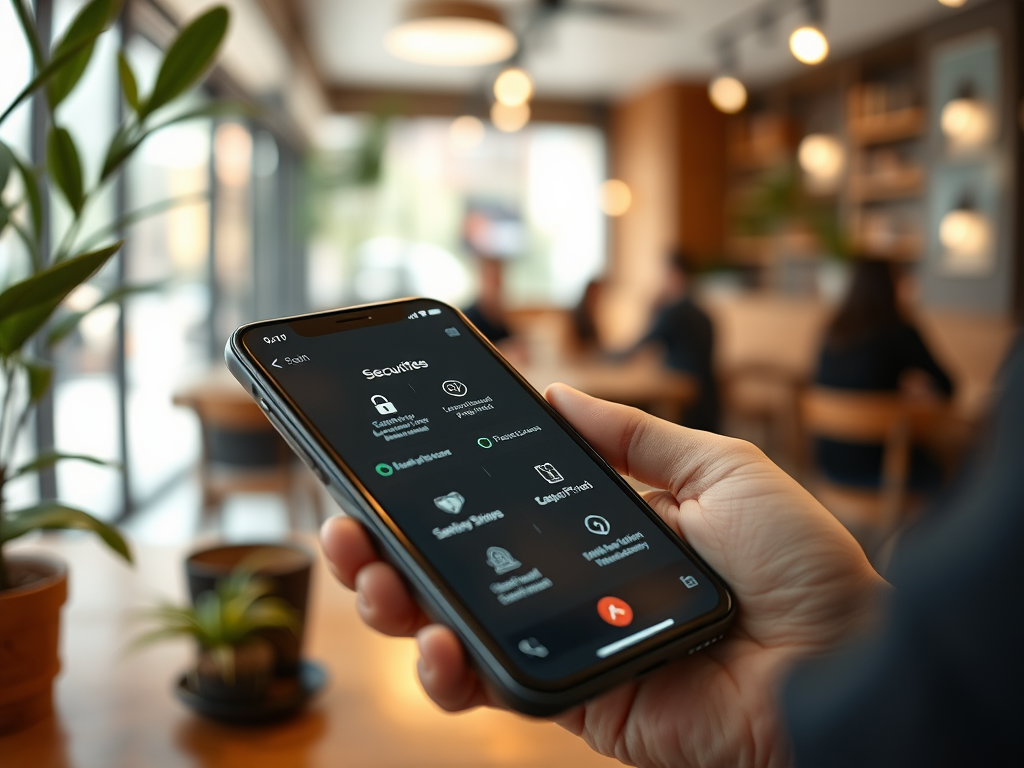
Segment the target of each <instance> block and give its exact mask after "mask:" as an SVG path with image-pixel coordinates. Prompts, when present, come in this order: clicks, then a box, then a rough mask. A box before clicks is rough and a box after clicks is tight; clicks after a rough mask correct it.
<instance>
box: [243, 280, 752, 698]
mask: <svg viewBox="0 0 1024 768" xmlns="http://www.w3.org/2000/svg"><path fill="white" fill-rule="evenodd" d="M413 307H415V308H416V309H422V308H429V307H437V308H441V309H443V310H449V311H451V312H453V313H455V314H456V315H457V316H458V317H459V319H460V320H461V322H462V323H464V324H465V326H466V328H467V329H468V330H469V331H470V332H471V333H472V334H473V335H474V336H475V337H476V339H477V340H478V341H479V342H481V343H482V344H483V346H484V348H485V349H486V350H487V351H488V352H489V353H490V354H491V355H492V357H494V358H495V360H496V361H497V362H498V363H499V364H500V365H501V366H502V367H503V368H504V369H505V370H506V371H507V372H508V373H509V374H510V375H511V376H512V377H513V378H514V379H515V380H516V381H517V382H518V383H519V385H520V386H521V387H523V388H524V389H525V390H526V392H527V393H528V394H529V395H530V396H531V397H532V398H533V399H534V400H535V402H536V403H537V404H538V405H539V406H540V407H541V408H542V409H544V411H545V412H546V413H547V414H548V415H549V416H550V417H551V418H553V419H554V421H555V422H556V423H557V424H558V425H559V426H560V427H561V428H562V429H563V430H564V431H565V432H566V433H567V434H568V435H569V436H570V437H571V438H572V439H573V441H574V442H575V443H576V444H577V445H578V446H579V447H580V448H581V450H583V451H584V452H586V453H587V455H588V456H590V458H591V459H592V460H593V461H594V462H595V463H596V464H597V466H598V467H599V468H600V469H601V470H602V471H603V472H604V473H605V474H606V475H607V476H608V477H609V478H610V479H611V480H612V481H613V482H614V483H615V484H616V485H617V486H618V487H619V488H620V489H621V490H622V491H623V492H624V493H625V494H626V495H627V496H628V497H629V498H630V499H631V500H632V501H633V502H634V505H635V506H636V507H637V508H638V510H639V511H640V512H641V513H643V514H645V515H647V517H648V518H649V519H650V520H651V521H652V522H653V523H654V524H655V525H656V526H657V527H658V528H660V529H661V530H662V531H663V532H664V533H665V535H666V536H668V538H669V539H670V540H671V541H673V542H675V543H676V545H677V546H678V547H680V549H682V551H683V552H684V553H685V554H686V555H687V556H688V557H689V558H691V559H692V560H693V561H694V563H695V564H696V565H697V567H698V568H700V569H701V570H702V572H703V573H704V575H705V576H706V577H707V578H708V579H709V581H710V582H711V583H712V584H714V586H715V588H716V591H717V593H718V596H719V603H718V607H717V608H716V609H714V610H712V611H710V612H708V613H705V614H702V615H701V616H699V617H697V618H696V619H694V620H693V621H690V622H687V623H686V624H681V625H679V626H677V627H673V628H671V629H670V630H667V631H666V632H663V633H659V634H658V635H655V636H654V637H652V638H650V639H649V640H645V641H642V642H640V643H637V644H636V645H635V646H632V647H630V648H629V649H628V650H624V651H622V652H621V653H617V654H615V655H613V656H610V657H609V658H607V659H603V660H600V661H597V662H596V663H595V664H592V665H590V666H588V667H586V668H585V669H583V670H581V671H580V672H577V673H574V674H572V675H570V676H567V677H564V678H560V679H559V680H557V681H551V680H546V679H543V678H536V677H534V676H532V675H530V674H529V672H528V670H526V669H524V668H523V667H522V666H519V665H518V664H516V663H515V661H514V660H513V659H512V658H511V657H510V656H509V654H508V653H506V651H505V650H504V648H503V647H502V646H501V644H500V643H499V642H498V641H497V639H496V638H494V637H492V636H491V635H490V633H489V632H488V631H487V630H486V629H485V628H484V627H483V625H482V624H480V623H479V622H478V621H477V619H476V617H475V616H474V615H473V613H472V611H471V610H470V609H469V607H468V606H467V605H466V604H465V603H463V602H462V600H461V599H460V597H459V596H458V593H457V592H456V591H455V590H454V588H453V587H452V585H451V584H449V583H448V581H447V580H446V579H445V578H444V576H442V575H441V574H440V573H439V572H438V571H437V569H436V568H435V567H434V565H433V564H432V563H431V562H430V560H429V559H428V558H427V557H426V556H424V554H423V553H422V552H421V551H420V550H419V549H418V548H417V547H416V546H415V544H414V543H413V542H412V541H411V540H410V539H409V538H408V537H407V536H406V535H405V534H404V533H403V531H402V529H401V528H400V527H399V526H398V524H397V523H396V522H395V521H394V520H393V519H392V517H391V516H390V515H389V514H388V513H387V511H386V510H385V509H384V507H383V506H382V505H381V504H380V503H379V502H378V501H377V499H376V498H375V497H374V495H373V493H372V492H371V491H370V490H369V488H367V487H366V486H365V485H363V483H362V482H361V481H360V480H359V478H358V476H357V475H356V474H355V472H354V471H353V470H352V468H351V467H350V466H349V465H348V463H347V462H346V461H345V460H344V458H343V457H341V456H340V455H339V454H338V453H337V452H336V451H335V449H334V448H333V447H332V446H331V444H330V443H329V442H328V441H327V440H326V439H325V438H324V436H323V435H322V434H321V433H320V431H319V430H318V429H317V427H316V426H315V425H314V424H313V423H312V422H311V421H310V420H309V419H308V418H307V417H306V414H305V413H304V412H303V411H302V410H301V409H300V408H299V407H298V405H297V404H296V403H295V401H294V400H292V398H291V397H290V396H289V395H288V393H287V392H285V391H284V390H283V389H282V388H281V387H280V386H278V384H277V382H276V380H275V378H274V377H273V374H272V373H271V372H270V371H268V370H267V369H266V367H265V366H264V365H263V364H262V363H261V362H260V361H259V359H258V358H257V357H256V355H255V354H254V353H253V352H252V351H250V350H249V349H248V348H247V347H246V345H245V343H244V339H245V337H246V336H247V335H248V334H250V333H252V332H253V331H255V330H257V329H260V328H263V327H266V326H274V325H282V324H285V325H289V326H291V327H292V328H293V330H295V332H296V333H299V335H306V336H318V335H327V334H331V333H346V332H349V331H354V330H358V329H359V328H364V327H367V326H376V325H385V324H389V323H392V322H399V321H401V320H404V319H406V317H407V316H408V310H409V309H410V308H413ZM367 312H372V313H374V314H373V315H367V316H366V317H365V318H361V317H356V318H352V317H350V316H353V315H356V316H360V315H365V314H366V313H367ZM296 325H300V326H305V327H306V329H307V330H309V331H310V332H309V333H305V334H303V333H302V332H301V331H300V330H298V329H297V328H296ZM339 325H341V326H342V327H340V328H339V327H337V326H339ZM226 352H227V353H229V354H233V355H234V357H235V359H236V360H237V361H238V362H240V363H242V364H243V365H244V366H245V367H246V368H247V369H248V371H247V372H248V374H249V377H250V378H251V379H252V380H253V381H254V382H256V383H258V384H259V385H260V386H262V387H263V388H264V389H265V390H266V391H265V392H263V393H258V392H256V391H253V392H252V394H253V396H254V397H256V398H257V399H259V398H260V397H266V396H267V395H269V396H270V397H271V403H269V405H276V406H278V410H277V412H275V413H273V414H272V416H276V417H277V420H280V421H283V422H284V424H275V426H276V427H277V428H278V429H279V430H280V429H281V428H282V426H284V427H285V428H287V426H288V424H287V422H288V421H292V422H297V423H294V424H293V426H297V427H299V428H300V429H301V430H302V431H303V432H305V436H303V435H301V434H298V435H297V434H294V433H292V434H291V435H287V434H286V437H287V436H290V437H291V438H292V440H289V442H292V443H293V441H294V440H301V441H302V442H303V443H304V444H305V445H304V447H305V449H306V450H305V452H306V453H319V454H321V455H322V457H323V458H326V459H327V460H328V461H327V462H324V463H327V464H328V466H327V467H319V468H320V469H321V470H325V471H329V470H330V469H335V470H338V471H340V474H341V477H342V478H343V479H344V480H346V481H347V483H348V484H349V485H350V486H351V488H352V489H353V490H355V492H356V495H355V496H354V498H352V499H350V500H351V501H353V502H355V503H356V504H359V501H360V500H361V501H362V502H363V504H362V505H361V506H363V507H365V508H364V509H363V512H364V513H369V514H370V515H372V517H371V518H370V519H369V520H365V519H364V520H363V522H373V521H374V519H375V520H376V521H377V522H379V523H380V524H382V525H383V526H384V527H385V529H386V531H387V533H388V534H390V536H391V537H393V539H394V541H395V543H397V544H398V545H399V547H400V552H399V553H396V554H399V555H400V556H403V555H404V557H408V558H411V560H412V561H413V563H415V565H416V567H417V569H418V570H419V571H421V572H422V573H423V574H424V576H425V577H426V578H427V579H428V580H429V581H430V584H431V585H432V586H433V587H434V588H435V589H437V590H438V591H439V592H440V593H441V596H442V598H443V600H444V603H445V605H444V606H442V608H444V607H447V608H448V609H450V611H452V612H454V613H455V614H456V615H457V616H458V618H459V619H460V621H461V623H463V624H464V625H465V626H466V628H467V629H468V630H469V631H470V632H471V633H472V636H473V639H475V640H477V641H479V642H480V643H482V644H483V645H484V647H486V649H487V651H488V653H489V654H490V655H491V656H492V657H493V658H494V659H495V660H496V661H497V662H498V663H499V665H500V667H501V669H502V670H503V671H504V673H505V674H506V675H508V676H509V677H510V678H511V679H512V680H513V681H514V682H515V683H517V684H518V685H519V686H523V687H525V688H527V689H530V690H532V691H536V692H538V693H544V694H564V693H566V692H570V691H573V690H575V689H578V688H579V687H580V686H581V685H583V684H585V683H587V682H590V681H594V680H599V679H603V678H605V677H606V676H609V675H614V674H615V672H616V671H617V670H620V669H622V668H625V667H629V666H632V665H633V664H634V663H635V662H636V661H637V660H638V659H643V658H644V657H646V656H649V655H651V654H652V653H654V654H657V653H658V651H660V650H662V649H665V648H670V647H673V646H679V647H680V650H685V648H686V640H687V639H691V638H692V637H694V636H696V635H699V634H700V633H701V632H702V630H705V629H708V628H713V629H715V630H716V631H717V630H719V629H722V628H723V627H724V626H725V625H726V624H727V623H728V622H729V621H730V620H731V618H732V617H733V614H734V612H735V602H734V599H733V596H732V594H731V592H730V591H729V589H728V587H727V586H726V585H725V583H724V581H723V580H722V579H721V578H720V577H719V576H718V575H717V574H716V573H715V572H714V571H713V570H712V569H711V568H710V566H708V565H707V563H705V562H704V560H703V558H701V557H700V555H698V554H697V553H696V552H695V551H694V550H693V549H692V548H691V547H690V546H689V545H688V544H687V543H686V542H685V541H683V540H682V539H681V538H680V537H679V536H678V535H677V534H676V533H675V532H674V531H673V530H672V528H671V527H670V526H669V525H668V524H667V523H665V522H664V521H663V520H662V519H661V517H659V516H658V514H657V513H656V512H655V511H654V510H653V509H651V507H650V506H649V505H648V504H647V502H646V501H644V499H643V498H642V497H641V496H640V495H639V494H638V493H637V492H636V491H635V490H634V489H633V488H632V487H631V486H630V485H629V484H628V483H627V482H626V481H625V480H624V479H623V478H622V477H621V476H620V475H619V474H618V472H616V471H615V469H614V468H613V467H611V466H610V465H609V464H608V463H607V462H606V461H605V460H604V459H603V458H602V457H601V456H600V454H598V453H597V451H595V450H594V449H593V447H592V446H590V444H589V443H587V442H586V440H584V439H583V437H582V436H581V435H580V434H579V433H578V432H576V430H575V429H573V428H572V426H571V425H570V424H569V423H568V422H567V421H566V420H565V419H564V418H563V417H562V416H561V415H560V414H559V413H558V412H557V411H556V410H555V409H554V408H552V407H551V405H550V404H549V403H548V402H547V401H546V400H545V399H544V397H543V395H541V393H539V392H538V391H537V390H536V389H535V388H534V387H533V386H532V385H531V384H530V383H529V381H527V380H526V379H525V378H524V377H523V376H522V374H520V373H519V371H517V370H516V369H515V368H514V367H513V366H512V365H511V364H510V363H509V362H508V361H507V360H506V359H505V358H504V356H502V354H501V353H500V352H499V351H498V350H497V349H496V348H495V347H494V345H493V344H491V343H490V341H489V340H488V339H487V338H486V337H485V336H483V334H482V333H480V331H479V330H478V329H477V328H476V327H475V326H474V325H473V323H472V322H471V321H470V320H469V319H468V318H466V316H465V315H463V314H462V312H460V311H459V310H458V309H457V308H455V307H452V306H450V305H448V304H445V303H444V302H441V301H437V300H434V299H425V298H407V299H396V300H393V301H389V302H382V303H379V304H368V305H360V306H355V307H346V308H342V309H335V310H327V311H323V312H315V313H310V314H305V315H296V316H293V317H285V318H277V319H272V320H263V321H258V322H255V323H249V324H246V325H243V326H241V327H240V328H238V329H237V330H236V331H235V332H234V333H233V334H232V336H231V338H230V339H229V341H228V349H227V350H226ZM230 362H231V359H230V357H229V367H230ZM235 373H236V375H237V374H238V373H239V372H235ZM243 383H244V382H243ZM275 401H276V402H275ZM266 405H268V404H266V403H265V406H266ZM281 405H284V406H286V407H285V408H281V407H280V406H281ZM272 421H274V419H272ZM304 437H305V439H303V438H304ZM292 447H293V448H295V449H296V450H297V452H299V453H300V456H302V451H301V450H300V448H299V446H297V445H294V443H293V446H292ZM310 449H312V450H310ZM303 458H304V459H305V460H307V461H309V460H310V457H307V456H303ZM314 463H316V462H315V461H314ZM321 479H323V478H321ZM342 490H347V489H344V488H342ZM347 495H349V496H351V495H352V494H351V492H348V494H347ZM374 527H375V526H372V525H371V530H373V529H374ZM376 533H377V534H378V536H379V535H380V534H381V533H384V531H382V530H380V529H379V527H378V528H377V530H376ZM403 570H407V569H403ZM405 575H406V576H407V577H409V576H411V575H412V574H410V573H406V574H405ZM421 586H424V585H421ZM465 639H466V638H464V640H465ZM658 655H659V656H661V655H663V654H658ZM587 687H590V686H587Z"/></svg>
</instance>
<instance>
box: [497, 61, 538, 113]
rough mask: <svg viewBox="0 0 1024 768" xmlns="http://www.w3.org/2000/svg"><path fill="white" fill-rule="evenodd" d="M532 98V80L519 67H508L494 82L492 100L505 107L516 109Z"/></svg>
mask: <svg viewBox="0 0 1024 768" xmlns="http://www.w3.org/2000/svg"><path fill="white" fill-rule="evenodd" d="M531 96H533V80H531V79H530V76H529V75H528V74H526V72H524V71H523V70H521V69H520V68H519V67H509V68H508V69H506V70H505V71H504V72H502V73H501V74H500V75H498V77H497V78H496V79H495V81H494V98H496V99H497V100H498V101H499V102H501V103H502V104H504V105H505V106H506V107H518V106H519V105H520V104H525V103H526V102H528V101H529V100H530V97H531Z"/></svg>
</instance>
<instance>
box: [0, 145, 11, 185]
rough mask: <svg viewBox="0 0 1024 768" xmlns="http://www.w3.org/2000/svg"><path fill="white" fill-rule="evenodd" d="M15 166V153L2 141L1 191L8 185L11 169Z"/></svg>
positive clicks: (0, 164)
mask: <svg viewBox="0 0 1024 768" xmlns="http://www.w3.org/2000/svg"><path fill="white" fill-rule="evenodd" d="M13 167H14V153H13V152H11V150H10V148H9V147H8V146H7V145H6V144H4V143H3V142H2V141H0V193H2V192H3V191H4V187H6V186H7V179H8V178H9V177H10V175H11V169H12V168H13Z"/></svg>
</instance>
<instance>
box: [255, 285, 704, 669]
mask: <svg viewBox="0 0 1024 768" xmlns="http://www.w3.org/2000/svg"><path fill="white" fill-rule="evenodd" d="M409 307H410V308H412V307H423V309H421V310H420V311H414V312H413V313H412V314H411V315H410V316H409V317H408V318H406V319H404V320H400V321H397V322H391V323H387V324H381V325H372V326H368V327H363V328H357V329H354V330H348V331H342V332H339V333H329V334H326V335H316V336H302V335H300V334H299V333H297V332H295V330H294V329H293V328H291V327H289V326H288V325H280V326H263V327H261V328H259V329H257V330H254V331H250V332H249V333H248V334H247V335H246V337H245V338H244V343H245V345H246V347H247V349H248V350H249V351H250V353H251V354H252V355H253V356H254V357H256V358H257V359H258V360H259V361H260V362H261V363H262V364H263V365H264V367H265V369H266V370H267V371H269V372H270V373H271V375H272V376H273V377H275V379H276V380H277V382H278V383H279V385H280V386H281V388H282V389H283V390H284V391H286V392H287V393H288V394H289V395H290V396H291V397H292V398H293V399H294V401H295V402H296V404H297V405H298V407H299V408H300V409H301V410H302V411H303V412H304V413H305V414H306V416H307V418H308V419H309V420H310V422H312V423H313V424H315V425H316V426H317V428H318V429H319V430H320V433H321V435H322V436H323V437H324V439H325V440H326V441H327V442H329V443H330V444H331V446H332V447H333V448H334V450H335V451H336V452H337V453H338V454H339V455H340V456H341V457H342V458H343V459H344V460H345V462H346V463H347V464H348V466H349V467H350V468H351V469H352V470H353V471H354V473H355V474H356V475H357V476H358V478H359V480H360V481H361V482H362V483H363V484H364V485H365V486H366V487H367V488H369V489H370V491H371V492H372V493H373V495H374V496H375V497H376V499H377V500H378V502H379V503H380V504H381V506H382V507H383V508H384V509H385V510H386V511H387V513H388V514H389V515H390V516H391V517H392V519H393V520H394V521H395V523H396V524H397V525H398V526H399V527H400V528H401V530H402V532H403V533H404V534H405V535H406V536H407V537H408V538H409V539H410V540H411V541H412V543H413V544H414V546H415V547H416V548H418V549H419V551H420V552H421V553H422V554H423V555H424V556H425V558H426V559H427V560H428V561H429V562H430V563H431V564H432V565H433V566H434V568H436V570H437V571H438V572H439V574H440V575H441V577H442V578H443V579H444V580H445V581H446V582H447V584H448V586H449V588H450V589H451V590H452V591H453V592H455V593H456V594H457V595H458V596H459V597H460V598H461V600H462V601H463V603H464V604H465V605H466V606H467V607H468V608H469V609H470V611H471V612H472V614H473V615H474V616H475V617H476V618H477V620H478V621H479V622H480V623H481V624H482V625H483V626H484V627H485V628H486V630H487V631H488V632H489V634H490V635H491V637H492V638H493V639H494V640H495V641H496V642H498V643H499V644H500V645H501V646H502V647H503V649H504V651H505V652H506V654H507V655H508V656H509V657H510V658H511V659H512V661H513V662H514V663H515V664H517V665H518V666H519V667H520V668H521V669H522V670H523V671H524V672H526V673H528V674H529V675H532V676H533V677H535V678H539V679H542V680H545V681H549V682H553V681H558V680H560V679H563V678H565V677H567V676H569V675H572V674H575V673H578V672H580V671H583V670H585V669H587V668H588V667H591V666H593V665H594V664H596V663H598V662H600V661H602V660H605V659H610V658H613V657H614V656H615V655H616V654H620V653H623V652H625V651H626V650H627V649H629V648H631V647H632V646H635V645H636V644H638V643H640V642H643V641H645V640H647V639H648V638H654V637H655V636H657V635H658V634H660V633H664V632H668V631H670V630H671V629H673V628H675V627H680V626H682V625H684V624H686V623H688V622H690V621H693V620H694V619H696V618H698V617H700V616H702V615H704V614H706V613H708V612H709V611H712V610H714V609H715V608H716V607H717V606H718V605H719V599H720V598H719V593H718V590H717V589H716V587H715V585H714V583H713V582H712V581H711V579H710V578H709V577H708V575H707V573H706V572H705V571H704V570H703V569H702V568H701V567H700V566H698V564H696V563H695V562H693V561H691V560H690V559H689V558H688V557H687V556H686V553H685V552H684V551H683V550H682V549H680V547H679V546H678V545H677V544H676V543H675V542H674V541H673V540H672V539H670V538H669V537H668V536H666V535H665V534H664V532H663V531H662V530H661V529H660V528H659V527H658V526H657V525H656V524H655V523H654V522H652V521H651V520H650V519H649V518H648V517H647V515H646V514H645V513H644V512H643V511H642V510H641V508H640V507H639V505H638V504H637V503H636V502H635V501H634V500H633V499H631V498H630V497H629V496H627V495H626V494H625V493H624V492H623V491H622V489H621V488H619V486H618V485H617V484H616V481H614V480H613V479H612V478H611V477H609V476H608V475H607V474H606V473H605V471H604V470H603V469H602V468H601V466H600V465H598V464H597V463H596V462H595V461H594V460H593V459H592V458H591V457H590V456H589V455H588V454H587V452H586V451H585V450H583V448H581V447H580V446H579V445H578V444H577V443H576V442H575V441H574V440H573V438H572V437H570V436H569V435H568V434H567V433H565V432H564V431H563V430H562V428H561V427H559V426H558V424H557V423H556V422H555V421H554V420H553V419H552V418H551V417H550V416H549V415H548V414H547V413H546V412H545V411H544V409H543V408H542V407H541V406H540V405H539V404H538V403H537V402H536V401H535V400H534V399H533V398H532V397H531V395H530V394H529V393H528V392H527V391H526V390H525V389H524V388H523V387H522V386H521V385H520V384H519V383H518V382H517V381H516V380H515V379H514V378H513V377H512V376H510V375H509V374H508V372H507V371H506V370H505V369H504V367H503V366H502V365H501V363H500V362H499V361H498V360H496V359H495V358H494V357H493V356H492V354H491V353H490V352H489V351H488V349H487V348H486V347H485V346H484V345H483V344H482V343H481V342H480V341H478V340H477V338H476V337H475V336H474V335H473V334H472V332H471V331H469V330H468V329H467V327H466V326H465V325H464V324H463V322H462V321H461V320H460V319H459V317H458V316H457V315H456V314H455V313H454V312H452V311H451V310H449V309H447V308H444V309H440V308H437V307H434V306H431V304H430V303H429V302H417V303H414V304H410V305H409Z"/></svg>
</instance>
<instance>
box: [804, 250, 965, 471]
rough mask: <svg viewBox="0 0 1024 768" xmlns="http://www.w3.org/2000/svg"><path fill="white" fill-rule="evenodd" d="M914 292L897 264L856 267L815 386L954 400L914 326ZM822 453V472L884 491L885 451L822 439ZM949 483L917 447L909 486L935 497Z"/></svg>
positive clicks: (869, 262)
mask: <svg viewBox="0 0 1024 768" xmlns="http://www.w3.org/2000/svg"><path fill="white" fill-rule="evenodd" d="M912 290H913V282H912V278H911V276H910V275H909V274H908V273H907V272H906V271H898V268H897V267H896V266H895V265H893V264H890V263H889V262H886V261H880V260H877V259H870V258H860V259H858V260H856V262H855V263H854V268H853V276H852V280H851V283H850V288H849V291H848V293H847V295H846V298H845V299H844V301H843V303H842V305H841V306H840V307H839V310H838V311H837V312H836V314H835V317H833V318H832V321H831V323H830V324H829V326H828V329H827V330H826V332H825V339H824V343H823V345H822V349H821V353H820V355H819V357H818V368H817V373H816V375H815V383H817V384H819V385H821V386H825V387H832V388H835V389H847V390H851V389H852V390H859V391H870V392H902V393H903V394H905V395H906V396H907V397H917V398H924V397H945V398H948V397H950V396H951V395H952V394H953V383H952V381H950V378H949V376H948V375H947V374H946V372H945V371H944V370H943V369H942V367H941V366H939V364H938V363H937V362H936V361H935V358H934V357H933V356H932V354H931V352H929V351H928V347H927V346H926V345H925V343H924V340H923V339H922V338H921V334H920V333H918V331H917V329H916V328H915V327H914V325H913V324H912V322H911V321H910V320H909V319H908V318H909V316H910V313H909V311H908V310H909V308H910V306H911V295H912ZM815 452H816V456H817V462H818V466H819V468H820V469H821V471H822V472H823V473H824V475H825V476H826V477H828V479H830V480H832V481H833V482H836V483H840V484H843V485H849V486H857V487H863V488H877V487H878V486H879V484H880V482H881V474H882V446H881V445H859V444H852V443H841V442H837V441H835V440H828V439H824V438H819V439H817V441H816V445H815ZM942 479H943V473H942V469H941V467H940V465H939V464H938V462H937V461H936V460H935V459H934V458H933V457H932V456H931V455H930V454H929V453H927V452H926V451H925V450H924V449H922V448H921V447H920V446H915V447H914V449H913V451H912V453H911V457H910V468H909V477H908V485H909V487H910V488H911V489H912V490H915V491H927V490H933V489H935V488H936V487H937V486H938V485H940V484H941V482H942Z"/></svg>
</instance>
